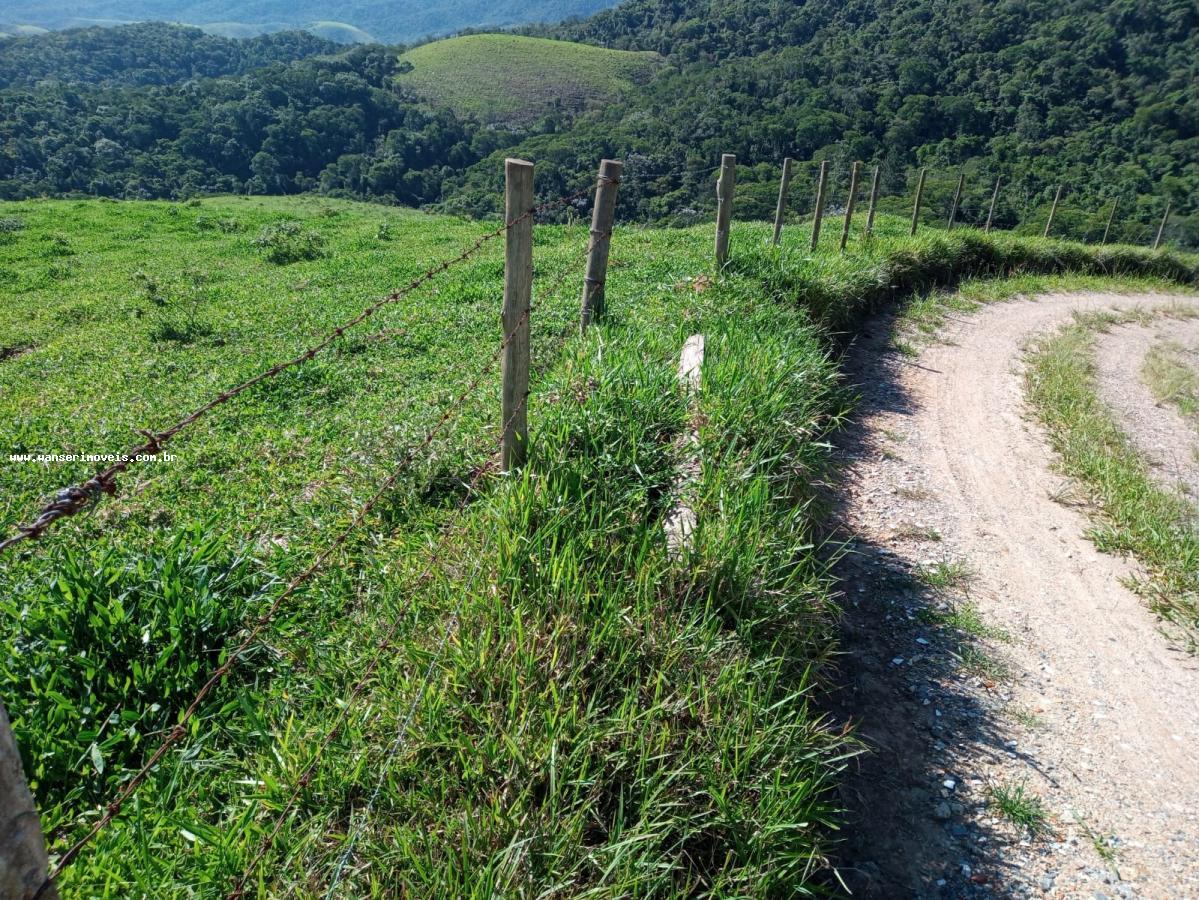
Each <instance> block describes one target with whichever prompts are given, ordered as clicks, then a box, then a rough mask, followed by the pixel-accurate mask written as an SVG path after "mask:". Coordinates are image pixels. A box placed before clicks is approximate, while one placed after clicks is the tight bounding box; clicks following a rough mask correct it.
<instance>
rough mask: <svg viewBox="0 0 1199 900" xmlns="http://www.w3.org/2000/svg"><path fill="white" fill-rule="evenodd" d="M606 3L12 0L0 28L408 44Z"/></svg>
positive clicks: (586, 11)
mask: <svg viewBox="0 0 1199 900" xmlns="http://www.w3.org/2000/svg"><path fill="white" fill-rule="evenodd" d="M612 5H614V0H443V2H433V3H428V2H419V0H340V2H332V3H330V2H322V0H244V2H239V0H75V2H74V3H71V4H69V5H67V4H63V3H60V2H58V0H12V2H10V3H6V4H5V9H4V11H3V12H0V31H4V32H10V33H11V32H12V30H13V29H12V27H6V26H16V25H22V26H39V27H45V28H54V29H60V28H68V27H77V26H80V25H86V24H118V23H128V22H142V21H159V22H178V23H184V24H190V25H199V26H204V27H206V28H208V27H209V26H211V27H212V30H214V31H216V33H219V34H223V35H226V36H229V37H243V36H247V35H248V34H252V33H256V32H258V33H261V32H270V31H279V30H283V29H296V28H302V29H306V30H311V31H313V32H314V33H316V34H318V35H319V36H321V37H325V38H328V39H331V40H339V41H341V42H343V43H349V42H353V41H361V40H377V41H382V42H385V43H410V42H413V41H417V40H420V39H422V38H426V37H437V36H440V35H446V34H450V33H452V32H455V31H460V30H462V29H465V28H474V29H488V28H504V27H508V26H513V25H522V24H527V23H534V22H559V21H562V20H564V19H569V18H572V17H576V16H587V15H591V14H592V13H594V12H597V11H598V10H601V9H606V8H608V7H610V6H612ZM330 26H332V31H330ZM322 28H324V29H325V30H324V31H322ZM338 32H340V33H338ZM355 32H357V34H355Z"/></svg>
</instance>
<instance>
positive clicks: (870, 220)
mask: <svg viewBox="0 0 1199 900" xmlns="http://www.w3.org/2000/svg"><path fill="white" fill-rule="evenodd" d="M881 172H882V166H875V167H874V178H873V180H872V181H871V182H870V211H869V212H867V213H866V237H870V236H871V235H872V234H874V211H875V208H876V207H877V206H878V182H879V175H880V174H881Z"/></svg>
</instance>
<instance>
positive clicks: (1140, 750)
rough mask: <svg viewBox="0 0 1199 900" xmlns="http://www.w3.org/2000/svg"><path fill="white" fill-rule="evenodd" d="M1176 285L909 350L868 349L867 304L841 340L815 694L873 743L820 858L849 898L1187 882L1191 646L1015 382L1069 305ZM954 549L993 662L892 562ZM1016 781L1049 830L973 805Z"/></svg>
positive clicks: (995, 323) (1025, 304) (1182, 886)
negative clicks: (1118, 551)
mask: <svg viewBox="0 0 1199 900" xmlns="http://www.w3.org/2000/svg"><path fill="white" fill-rule="evenodd" d="M1178 302H1179V301H1178V299H1177V298H1165V297H1155V296H1150V295H1143V296H1137V297H1121V296H1112V295H1094V294H1073V295H1057V296H1045V297H1041V298H1038V299H1035V300H1028V299H1019V300H1015V301H1011V302H1007V303H998V304H993V305H991V306H989V307H986V308H984V309H982V310H980V311H978V312H976V313H974V314H972V315H970V316H967V317H964V318H961V319H958V320H955V321H953V322H952V323H951V324H950V325H949V326H948V327H947V328H946V329H945V330H944V333H943V339H944V343H940V344H936V345H934V346H930V347H928V348H926V349H925V350H923V351H922V352H921V353H920V355H919V357H918V358H917V359H916V360H914V361H912V360H905V359H903V358H902V357H901V356H899V355H898V354H896V353H892V352H888V351H887V338H888V335H889V333H890V330H891V327H892V322H891V321H890V320H889V319H887V318H885V317H884V318H881V319H879V320H876V321H875V322H873V323H871V325H870V327H868V328H867V329H866V333H865V336H864V337H863V338H862V339H861V340H860V341H859V342H858V344H857V345H856V346H855V347H854V348H853V349H852V351H851V353H850V355H849V359H848V366H847V368H848V371H849V373H850V378H851V380H852V381H853V383H855V384H857V385H859V388H860V391H861V393H862V395H863V400H862V404H861V406H860V408H859V413H858V416H857V418H856V420H855V422H854V424H853V425H852V426H851V427H850V428H849V429H848V430H847V432H846V434H845V437H844V439H843V440H842V441H841V450H842V451H843V453H844V455H845V457H846V462H847V472H846V487H845V490H844V491H843V492H842V495H841V504H842V505H841V507H840V509H839V513H838V518H839V522H840V524H841V526H842V527H843V528H844V530H845V531H846V532H847V533H848V535H849V537H850V539H851V541H852V548H853V551H854V552H853V553H851V554H849V555H848V556H847V558H846V559H845V560H844V561H843V563H842V564H841V575H842V576H843V579H844V584H845V590H846V594H847V597H846V603H845V610H846V611H845V616H844V621H843V649H844V653H845V656H844V658H843V661H842V675H843V689H842V690H841V691H840V692H839V693H838V694H837V697H836V700H835V701H834V708H833V710H832V712H833V714H834V715H836V716H838V717H839V718H843V719H852V720H853V721H855V722H858V723H859V726H860V731H859V733H860V734H861V735H862V736H863V738H864V739H865V740H866V742H867V743H868V744H869V745H870V746H871V747H872V749H873V752H871V753H869V754H867V755H864V756H863V757H861V758H860V760H859V761H858V763H857V768H856V772H855V773H853V774H852V775H851V777H850V778H849V780H848V782H847V784H846V788H845V801H846V804H847V806H848V808H849V809H850V815H849V818H848V821H847V822H846V829H845V833H846V843H845V845H844V847H843V850H842V853H841V857H840V859H839V860H838V861H837V862H838V864H839V865H840V866H841V867H842V868H841V871H842V874H843V877H844V878H845V881H846V883H847V885H848V886H849V887H850V888H851V890H852V891H853V892H854V893H855V894H856V895H858V896H865V897H886V898H898V897H996V896H1002V897H1022V896H1037V897H1039V896H1051V897H1062V898H1067V897H1070V898H1073V897H1085V898H1088V900H1091V898H1111V900H1114V898H1117V897H1152V898H1157V897H1161V898H1167V897H1169V898H1178V897H1181V898H1188V897H1199V765H1197V763H1199V699H1197V698H1199V661H1197V660H1196V659H1195V658H1193V657H1190V656H1187V655H1185V654H1184V653H1182V652H1180V651H1178V650H1176V649H1174V648H1172V647H1171V645H1170V643H1169V641H1168V640H1167V638H1166V637H1165V636H1163V635H1162V634H1161V633H1160V632H1159V630H1158V627H1157V623H1156V622H1155V620H1154V617H1153V615H1152V613H1150V612H1149V611H1148V610H1147V609H1146V608H1145V606H1144V605H1143V604H1142V603H1141V601H1140V600H1139V599H1138V598H1137V597H1136V596H1134V595H1133V594H1132V593H1131V592H1130V591H1129V590H1127V589H1126V588H1125V587H1123V585H1122V583H1121V582H1122V579H1123V578H1124V576H1126V575H1127V574H1129V573H1130V572H1132V571H1134V565H1135V564H1134V563H1132V562H1130V561H1127V560H1123V559H1118V558H1115V557H1112V556H1107V555H1104V554H1101V553H1099V552H1098V551H1097V550H1096V549H1095V547H1094V546H1093V545H1092V544H1091V543H1090V542H1089V541H1087V540H1086V538H1085V532H1086V529H1087V526H1088V522H1087V518H1086V515H1085V512H1084V511H1083V510H1081V509H1079V508H1077V507H1076V506H1073V505H1071V504H1070V503H1069V502H1068V497H1069V496H1070V491H1069V486H1068V483H1067V482H1066V480H1065V479H1063V478H1062V477H1060V476H1058V475H1056V474H1055V473H1054V472H1053V471H1052V465H1053V460H1052V458H1051V455H1050V451H1049V449H1048V447H1047V443H1046V440H1045V438H1044V436H1043V435H1042V434H1041V433H1040V431H1039V429H1038V427H1037V426H1036V425H1034V424H1033V423H1032V422H1031V418H1030V416H1029V414H1028V410H1027V407H1026V405H1025V401H1024V392H1023V383H1022V357H1023V348H1024V346H1025V344H1026V343H1027V341H1028V340H1029V339H1030V338H1031V337H1032V336H1034V335H1037V334H1044V333H1046V332H1049V331H1051V330H1053V329H1054V328H1056V327H1058V326H1059V325H1060V324H1063V323H1065V322H1066V321H1068V320H1069V319H1070V317H1071V314H1072V313H1073V312H1074V311H1075V310H1098V309H1109V308H1115V309H1123V308H1128V307H1131V306H1143V307H1151V306H1155V305H1167V304H1177V303H1178ZM1188 302H1193V301H1188ZM1063 500H1067V502H1063ZM954 560H961V561H963V562H965V564H966V565H967V566H968V567H969V568H970V570H971V571H972V573H973V577H972V578H971V580H970V582H969V584H968V587H966V588H965V592H966V593H968V594H969V600H970V601H971V602H972V603H973V604H974V605H975V606H976V607H977V610H978V612H979V613H980V615H981V618H982V620H983V622H985V623H987V625H988V626H989V627H990V628H992V629H994V630H996V631H998V630H1001V631H1002V632H1005V633H1006V635H1007V639H1006V640H999V639H997V638H996V637H994V636H992V637H989V638H987V639H984V640H981V641H979V642H978V643H980V644H981V645H983V646H984V647H985V648H986V649H987V650H989V652H990V653H991V654H992V655H993V656H994V657H995V658H996V659H997V660H999V662H1000V664H1001V665H1002V667H1003V669H1004V670H1005V671H1004V672H1003V673H1002V675H1001V674H1000V673H998V672H996V671H994V669H993V667H992V666H991V665H990V664H988V663H986V662H985V661H980V660H979V658H977V657H976V656H974V655H972V654H973V651H972V649H971V647H970V646H960V645H958V643H957V641H956V640H955V639H954V638H953V637H952V636H951V634H950V633H949V632H948V631H947V630H945V629H942V628H939V627H938V626H937V625H936V623H935V622H934V621H930V620H932V619H935V618H936V617H937V616H938V615H941V614H943V613H944V612H945V611H946V610H947V609H949V608H951V607H952V606H953V605H954V604H955V603H957V602H960V600H961V598H960V596H959V597H958V598H957V600H951V599H948V598H947V597H946V596H945V595H944V594H943V593H940V592H938V591H935V590H932V589H930V588H929V587H927V586H926V585H924V584H921V583H919V582H918V581H916V580H914V579H913V575H914V574H915V573H917V572H919V570H920V569H921V567H927V566H931V565H934V564H936V563H938V562H942V561H954ZM956 593H958V594H959V595H960V594H961V593H962V591H958V592H956ZM1017 785H1024V786H1025V787H1026V789H1027V790H1028V791H1029V792H1031V793H1032V794H1033V795H1036V796H1039V797H1040V798H1042V799H1043V801H1044V804H1045V807H1046V809H1047V811H1048V813H1049V821H1050V825H1051V833H1050V834H1049V835H1046V836H1043V837H1040V838H1037V839H1030V838H1029V836H1028V834H1027V832H1025V831H1024V830H1022V829H1018V828H1016V827H1015V826H1013V825H1011V823H1009V822H1008V821H1007V820H1006V819H1004V818H1001V817H999V816H997V815H996V813H995V811H994V807H993V805H992V803H991V802H990V800H991V796H992V795H991V791H992V790H993V789H994V788H996V787H1008V788H1012V787H1014V786H1017Z"/></svg>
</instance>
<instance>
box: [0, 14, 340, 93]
mask: <svg viewBox="0 0 1199 900" xmlns="http://www.w3.org/2000/svg"><path fill="white" fill-rule="evenodd" d="M342 49H343V48H342V47H340V46H339V45H337V44H334V43H332V42H331V41H325V40H321V39H320V38H318V37H316V36H315V35H311V34H308V33H307V32H302V31H284V32H277V33H275V34H264V35H259V36H258V37H255V38H249V39H247V40H233V39H230V38H224V37H218V36H216V35H212V34H206V33H205V32H203V31H201V30H200V29H198V28H187V27H183V26H179V25H167V24H164V23H161V22H147V23H142V24H136V25H123V26H120V27H116V28H100V27H94V28H75V29H70V30H68V31H52V32H50V33H48V34H39V35H33V36H30V37H14V38H9V39H8V40H3V41H0V88H4V87H12V86H14V85H19V86H32V85H35V84H37V83H38V82H40V81H45V80H50V79H53V80H57V81H63V82H67V83H84V84H112V85H118V84H127V85H135V84H173V83H174V82H177V81H186V80H187V79H189V78H212V77H215V76H218V75H240V74H242V73H244V72H248V71H250V70H251V69H258V68H262V67H263V66H266V65H270V64H271V63H277V62H290V61H292V60H297V59H303V58H304V57H308V56H316V55H317V54H320V53H335V52H338V51H340V50H342Z"/></svg>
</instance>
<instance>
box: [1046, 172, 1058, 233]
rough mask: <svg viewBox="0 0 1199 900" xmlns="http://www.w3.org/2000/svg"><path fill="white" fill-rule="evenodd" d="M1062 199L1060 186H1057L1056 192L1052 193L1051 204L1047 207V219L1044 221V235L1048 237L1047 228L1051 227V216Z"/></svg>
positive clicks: (1054, 213) (1055, 213)
mask: <svg viewBox="0 0 1199 900" xmlns="http://www.w3.org/2000/svg"><path fill="white" fill-rule="evenodd" d="M1061 199H1062V186H1061V185H1060V184H1059V185H1058V186H1057V193H1056V194H1054V195H1053V206H1051V207H1049V219H1048V221H1046V222H1045V235H1044V236H1045V237H1049V229H1050V228H1052V227H1053V217H1054V216H1056V215H1057V205H1058V203H1059V202H1061Z"/></svg>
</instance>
